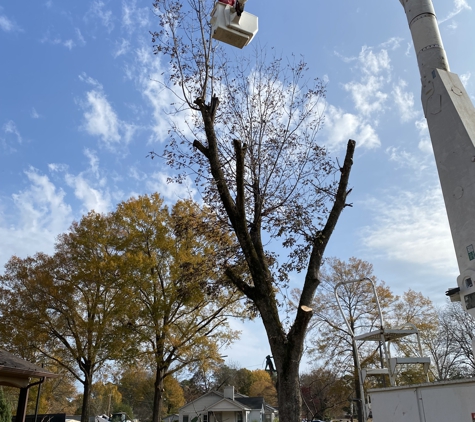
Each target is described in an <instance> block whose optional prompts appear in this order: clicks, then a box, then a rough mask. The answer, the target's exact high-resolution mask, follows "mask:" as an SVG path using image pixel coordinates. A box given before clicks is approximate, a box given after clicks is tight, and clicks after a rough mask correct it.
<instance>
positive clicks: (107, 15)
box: [84, 0, 115, 33]
mask: <svg viewBox="0 0 475 422" xmlns="http://www.w3.org/2000/svg"><path fill="white" fill-rule="evenodd" d="M84 19H85V20H86V22H88V21H91V20H98V21H99V22H100V23H101V25H102V26H104V27H105V28H106V30H107V32H109V33H110V32H112V31H113V29H114V20H115V18H114V15H113V14H112V11H111V10H109V9H106V4H105V3H104V2H103V1H101V0H94V1H93V2H92V3H91V7H90V8H89V10H88V12H87V13H86V16H85V17H84Z"/></svg>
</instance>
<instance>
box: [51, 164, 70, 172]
mask: <svg viewBox="0 0 475 422" xmlns="http://www.w3.org/2000/svg"><path fill="white" fill-rule="evenodd" d="M68 168H69V166H68V165H67V164H60V163H50V164H48V169H49V171H51V172H53V173H56V172H63V171H67V170H68Z"/></svg>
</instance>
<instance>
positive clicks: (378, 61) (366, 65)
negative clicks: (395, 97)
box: [343, 46, 391, 117]
mask: <svg viewBox="0 0 475 422" xmlns="http://www.w3.org/2000/svg"><path fill="white" fill-rule="evenodd" d="M356 63H357V66H356V68H355V70H356V71H357V72H359V73H361V77H360V78H359V80H353V81H351V82H348V83H346V84H344V85H343V87H344V89H345V90H346V91H348V92H350V93H351V97H352V99H353V102H354V104H355V108H356V110H357V111H358V112H359V113H361V114H362V115H363V116H365V117H369V116H370V115H372V114H378V113H381V112H383V111H384V109H385V103H386V100H387V98H388V94H387V93H385V92H384V91H383V88H384V87H385V85H386V84H387V83H388V82H389V81H390V79H391V77H390V70H391V65H390V63H391V60H390V58H389V55H388V52H387V50H386V49H384V48H382V49H380V50H379V51H377V52H375V51H374V49H373V48H371V47H367V46H363V47H362V49H361V52H360V54H359V56H358V59H357V62H356Z"/></svg>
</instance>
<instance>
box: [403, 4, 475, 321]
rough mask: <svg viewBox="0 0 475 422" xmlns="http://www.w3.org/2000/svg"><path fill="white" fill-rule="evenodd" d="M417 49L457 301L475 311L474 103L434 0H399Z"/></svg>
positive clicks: (452, 291)
mask: <svg viewBox="0 0 475 422" xmlns="http://www.w3.org/2000/svg"><path fill="white" fill-rule="evenodd" d="M399 1H400V2H401V4H402V6H403V7H404V11H405V12H406V16H407V21H408V23H409V28H410V30H411V34H412V40H413V43H414V48H415V51H416V55H417V63H418V65H419V72H420V75H421V83H422V92H421V101H422V107H423V109H424V114H425V117H426V119H427V124H428V127H429V132H430V137H431V141H432V146H433V150H434V156H435V160H436V163H437V170H438V173H439V179H440V184H441V186H442V193H443V196H444V201H445V207H446V210H447V216H448V219H449V224H450V230H451V233H452V239H453V243H454V247H455V252H456V255H457V262H458V266H459V271H460V275H459V277H458V278H457V284H458V287H457V288H453V289H449V290H448V291H447V295H448V296H449V297H450V298H451V300H452V301H457V300H460V301H461V302H462V306H463V308H464V309H465V310H466V311H467V312H468V313H469V314H471V315H472V316H475V286H474V284H475V249H474V247H475V108H474V107H473V104H472V102H471V101H470V98H469V96H468V94H467V92H466V91H465V89H464V87H463V85H462V82H461V81H460V79H459V77H458V76H457V75H456V74H455V73H452V72H450V69H449V63H448V60H447V57H446V54H445V50H444V47H443V45H442V39H441V37H440V33H439V27H438V25H437V19H436V16H435V12H434V7H433V5H432V1H431V0H399Z"/></svg>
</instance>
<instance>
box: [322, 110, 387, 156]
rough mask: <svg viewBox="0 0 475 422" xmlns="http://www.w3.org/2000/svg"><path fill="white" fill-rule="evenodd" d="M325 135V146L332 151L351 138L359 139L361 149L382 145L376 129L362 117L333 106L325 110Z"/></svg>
mask: <svg viewBox="0 0 475 422" xmlns="http://www.w3.org/2000/svg"><path fill="white" fill-rule="evenodd" d="M323 134H324V135H323V136H324V137H325V145H326V146H327V147H328V148H330V149H334V148H336V147H338V146H339V145H343V144H344V143H346V142H347V141H348V139H350V138H352V139H357V140H358V147H360V148H361V147H363V148H370V149H371V148H377V147H379V146H380V145H381V141H380V139H379V137H378V135H377V133H376V131H375V130H374V128H373V127H372V126H371V125H370V124H368V123H367V122H365V120H364V119H362V118H361V116H358V115H356V114H352V113H348V112H345V111H344V110H343V109H342V108H339V107H335V106H332V105H329V106H327V108H326V110H325V125H324V127H323Z"/></svg>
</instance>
